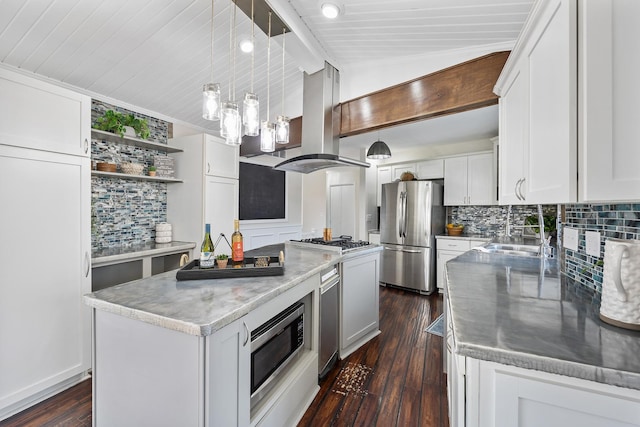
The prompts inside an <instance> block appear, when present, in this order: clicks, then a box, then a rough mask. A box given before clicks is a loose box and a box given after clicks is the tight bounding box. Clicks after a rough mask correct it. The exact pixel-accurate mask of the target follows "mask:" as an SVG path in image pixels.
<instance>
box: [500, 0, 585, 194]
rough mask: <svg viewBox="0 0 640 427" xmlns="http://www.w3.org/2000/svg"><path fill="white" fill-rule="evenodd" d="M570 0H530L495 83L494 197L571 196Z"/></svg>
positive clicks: (573, 31)
mask: <svg viewBox="0 0 640 427" xmlns="http://www.w3.org/2000/svg"><path fill="white" fill-rule="evenodd" d="M576 22H577V5H576V1H575V0H544V1H540V2H537V3H536V4H535V6H534V10H533V11H532V12H531V14H530V15H529V19H528V20H527V23H526V24H525V27H524V29H523V31H522V33H521V34H520V37H519V39H518V42H517V43H516V46H515V48H514V50H513V51H512V53H511V55H510V56H509V59H508V60H507V63H506V64H505V67H504V69H503V71H502V73H501V75H500V77H499V78H498V81H497V83H496V87H495V91H496V93H497V94H498V95H500V96H501V99H500V160H499V161H500V197H499V199H500V203H503V204H531V203H534V204H537V203H570V202H575V201H577V176H578V174H577V109H576V105H577V58H576V52H577V27H576Z"/></svg>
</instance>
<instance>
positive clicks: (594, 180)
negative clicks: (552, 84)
mask: <svg viewBox="0 0 640 427" xmlns="http://www.w3.org/2000/svg"><path fill="white" fill-rule="evenodd" d="M579 6H580V10H579V29H580V33H579V56H578V57H579V64H578V76H579V79H578V82H579V94H580V96H579V97H578V98H579V112H580V117H581V120H580V128H579V153H580V158H579V166H580V184H579V185H580V189H579V191H580V194H579V198H580V201H584V202H596V201H627V200H638V199H640V167H638V159H640V143H639V141H640V120H638V113H637V100H638V99H640V83H638V76H640V56H639V55H638V47H637V43H638V40H639V39H640V2H638V1H612V0H597V1H584V2H581V3H580V4H579Z"/></svg>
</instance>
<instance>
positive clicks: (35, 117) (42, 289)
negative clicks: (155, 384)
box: [0, 69, 91, 420]
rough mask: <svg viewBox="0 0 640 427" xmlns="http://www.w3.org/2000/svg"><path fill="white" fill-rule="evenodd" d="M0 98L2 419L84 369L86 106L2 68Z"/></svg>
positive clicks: (87, 343)
mask: <svg viewBox="0 0 640 427" xmlns="http://www.w3.org/2000/svg"><path fill="white" fill-rule="evenodd" d="M0 94H1V95H0V204H2V208H0V236H1V237H0V269H2V278H1V279H0V347H1V348H0V420H2V419H5V418H7V417H9V416H11V415H13V414H15V413H17V412H19V411H21V410H23V409H25V408H27V407H29V406H31V405H33V404H34V403H36V402H38V401H41V400H44V399H46V398H48V397H50V396H51V395H53V394H56V393H58V392H60V391H62V390H64V389H65V388H68V387H70V386H72V385H74V384H75V383H77V382H78V381H80V380H82V379H83V378H84V377H86V373H87V372H88V370H89V369H90V368H91V335H90V331H91V328H90V321H91V320H90V310H88V307H85V306H84V305H83V304H82V295H83V294H84V293H87V292H90V291H91V276H90V271H91V257H90V252H91V242H90V231H91V230H90V228H91V217H90V209H91V208H90V200H91V191H90V184H91V176H90V160H89V155H88V147H89V145H88V138H89V134H90V125H89V117H90V103H91V101H90V99H89V98H88V97H86V96H83V95H79V94H77V93H74V92H71V91H69V90H65V89H61V88H58V87H55V86H52V85H49V84H46V83H43V82H41V81H38V80H33V79H30V78H27V77H24V76H22V75H19V74H15V73H11V72H9V71H6V70H1V69H0ZM36 100H37V101H36Z"/></svg>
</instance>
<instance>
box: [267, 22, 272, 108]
mask: <svg viewBox="0 0 640 427" xmlns="http://www.w3.org/2000/svg"><path fill="white" fill-rule="evenodd" d="M268 28H269V31H268V34H267V121H269V97H270V96H271V95H270V93H271V92H270V88H269V86H270V83H271V79H270V77H269V76H270V74H271V72H270V71H271V65H270V64H271V11H269V27H268Z"/></svg>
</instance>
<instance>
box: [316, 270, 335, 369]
mask: <svg viewBox="0 0 640 427" xmlns="http://www.w3.org/2000/svg"><path fill="white" fill-rule="evenodd" d="M321 280H322V282H321V283H320V351H319V355H318V378H319V379H322V378H324V376H325V375H326V374H327V372H329V371H330V370H331V368H332V367H333V365H334V363H335V362H336V360H337V359H338V295H339V291H340V288H339V286H340V265H339V264H335V265H334V266H332V267H331V268H330V269H327V270H326V271H324V272H323V273H322V275H321Z"/></svg>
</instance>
